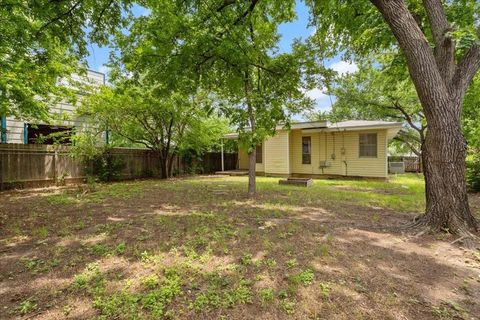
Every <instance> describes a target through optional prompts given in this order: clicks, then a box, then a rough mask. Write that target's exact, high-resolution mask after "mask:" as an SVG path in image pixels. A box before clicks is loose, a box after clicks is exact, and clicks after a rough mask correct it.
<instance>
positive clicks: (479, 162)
mask: <svg viewBox="0 0 480 320" xmlns="http://www.w3.org/2000/svg"><path fill="white" fill-rule="evenodd" d="M467 187H468V189H469V190H470V191H480V155H478V154H475V155H472V156H470V157H468V158H467Z"/></svg>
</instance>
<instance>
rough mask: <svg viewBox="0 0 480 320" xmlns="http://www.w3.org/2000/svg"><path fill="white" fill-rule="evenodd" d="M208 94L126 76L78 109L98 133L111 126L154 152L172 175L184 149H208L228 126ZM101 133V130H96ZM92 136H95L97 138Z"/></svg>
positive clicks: (165, 174) (114, 132) (163, 172)
mask: <svg viewBox="0 0 480 320" xmlns="http://www.w3.org/2000/svg"><path fill="white" fill-rule="evenodd" d="M209 106H210V103H209V99H208V97H207V96H206V95H203V94H197V95H186V94H183V93H181V92H171V93H169V94H168V95H164V94H163V93H162V92H160V91H158V90H157V88H156V87H155V85H151V84H148V83H145V82H136V81H132V80H127V79H124V80H123V81H122V82H119V83H117V84H116V87H115V88H113V89H112V88H109V87H103V88H102V89H101V90H100V92H98V93H96V94H94V95H92V96H90V97H88V98H86V99H85V100H84V101H83V107H82V108H81V109H80V110H79V112H81V113H82V114H84V115H88V116H89V119H91V128H90V135H91V132H92V128H95V129H96V132H97V133H98V132H102V131H108V132H109V133H110V134H111V135H113V136H116V141H117V143H118V142H125V141H126V142H130V143H133V144H136V145H141V146H143V147H145V148H148V149H150V150H152V151H153V152H155V153H156V154H157V155H158V157H159V166H160V167H159V169H160V172H161V177H162V178H168V177H170V176H171V175H172V173H173V171H172V167H173V160H174V157H175V156H176V155H178V154H180V152H181V151H182V150H186V149H194V150H197V151H200V150H204V149H206V148H208V147H210V146H211V145H212V144H214V143H216V142H218V141H219V140H220V138H221V137H222V136H223V134H225V133H226V131H227V129H228V127H227V126H226V125H225V122H224V121H222V120H221V119H219V118H216V117H210V116H211V115H210V113H209V111H208V109H209ZM97 135H98V134H97ZM93 141H96V140H95V139H93Z"/></svg>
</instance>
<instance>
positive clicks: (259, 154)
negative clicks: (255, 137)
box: [257, 144, 263, 163]
mask: <svg viewBox="0 0 480 320" xmlns="http://www.w3.org/2000/svg"><path fill="white" fill-rule="evenodd" d="M262 150H263V148H262V144H259V145H258V146H257V163H262V162H263V152H262Z"/></svg>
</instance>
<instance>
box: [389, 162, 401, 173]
mask: <svg viewBox="0 0 480 320" xmlns="http://www.w3.org/2000/svg"><path fill="white" fill-rule="evenodd" d="M388 172H390V173H405V164H404V163H403V161H402V162H389V163H388Z"/></svg>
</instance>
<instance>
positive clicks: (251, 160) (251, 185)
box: [248, 148, 257, 197]
mask: <svg viewBox="0 0 480 320" xmlns="http://www.w3.org/2000/svg"><path fill="white" fill-rule="evenodd" d="M256 165H257V149H256V148H253V150H252V152H250V153H249V154H248V196H249V197H253V196H254V195H255V190H256V171H255V167H256Z"/></svg>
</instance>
